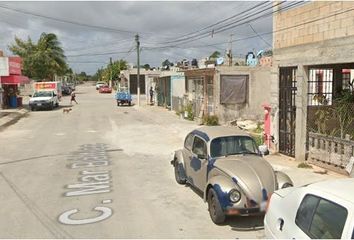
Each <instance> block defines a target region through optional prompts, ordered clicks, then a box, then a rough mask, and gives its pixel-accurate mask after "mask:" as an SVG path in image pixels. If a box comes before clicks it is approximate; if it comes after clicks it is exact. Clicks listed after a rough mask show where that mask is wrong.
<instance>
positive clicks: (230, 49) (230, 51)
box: [228, 34, 233, 67]
mask: <svg viewBox="0 0 354 240" xmlns="http://www.w3.org/2000/svg"><path fill="white" fill-rule="evenodd" d="M232 36H233V34H230V44H229V54H228V57H229V66H230V67H231V66H232Z"/></svg>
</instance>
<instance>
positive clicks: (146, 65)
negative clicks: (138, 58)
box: [143, 64, 151, 70]
mask: <svg viewBox="0 0 354 240" xmlns="http://www.w3.org/2000/svg"><path fill="white" fill-rule="evenodd" d="M143 68H144V69H145V70H150V68H151V67H150V64H144V66H143Z"/></svg>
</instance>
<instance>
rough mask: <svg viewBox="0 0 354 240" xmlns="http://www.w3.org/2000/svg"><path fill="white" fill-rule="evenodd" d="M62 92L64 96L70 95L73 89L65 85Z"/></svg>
mask: <svg viewBox="0 0 354 240" xmlns="http://www.w3.org/2000/svg"><path fill="white" fill-rule="evenodd" d="M61 92H62V94H63V95H70V94H71V92H72V89H71V88H70V87H69V86H66V85H63V86H61Z"/></svg>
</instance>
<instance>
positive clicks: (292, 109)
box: [271, 1, 354, 168]
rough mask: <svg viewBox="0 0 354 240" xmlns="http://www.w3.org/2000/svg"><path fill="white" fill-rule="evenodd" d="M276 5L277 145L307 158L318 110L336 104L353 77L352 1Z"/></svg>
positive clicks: (274, 100) (273, 80)
mask: <svg viewBox="0 0 354 240" xmlns="http://www.w3.org/2000/svg"><path fill="white" fill-rule="evenodd" d="M277 7H278V9H279V10H280V11H279V12H277V13H275V14H274V15H273V31H274V34H273V67H272V73H271V106H272V110H271V116H272V135H273V137H274V144H273V149H274V150H276V151H279V152H280V153H283V154H286V155H289V156H292V157H295V159H296V160H299V161H304V160H305V159H306V158H307V157H308V154H311V152H310V151H309V149H310V148H311V147H312V146H311V145H312V143H311V142H310V141H309V134H310V132H311V131H313V130H311V127H312V126H311V125H313V120H314V119H316V117H318V115H316V112H317V111H318V110H325V109H326V108H328V107H335V106H333V105H334V100H335V99H336V98H337V97H338V96H340V94H341V92H342V91H343V90H344V89H346V88H349V87H350V83H351V80H352V79H353V78H354V76H351V72H352V71H351V69H354V2H352V1H312V2H308V3H306V4H304V5H302V6H299V7H296V8H292V9H288V10H284V11H282V10H281V7H282V5H281V4H280V5H278V6H277ZM348 73H349V75H348ZM351 91H352V89H351ZM353 114H354V113H353ZM321 141H322V140H321ZM323 141H325V140H323ZM326 141H327V140H326ZM316 142H319V141H317V140H316ZM316 144H317V143H316ZM335 144H337V143H335ZM314 145H315V144H314ZM327 145H328V146H327ZM332 145H333V146H334V143H333V144H332V143H328V144H327V143H326V144H325V145H324V146H323V148H325V147H331V146H332ZM336 146H337V145H336ZM338 146H339V145H338ZM338 148H342V147H340V146H339V147H338ZM343 149H344V147H343ZM336 151H337V150H336ZM338 152H339V150H338ZM352 154H353V153H352ZM328 164H329V165H330V164H331V163H328ZM336 164H338V163H336ZM341 164H344V163H341ZM343 166H344V165H341V166H340V167H342V168H343Z"/></svg>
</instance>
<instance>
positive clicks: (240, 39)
mask: <svg viewBox="0 0 354 240" xmlns="http://www.w3.org/2000/svg"><path fill="white" fill-rule="evenodd" d="M351 11H354V8H351V9H347V10H344V11H342V12H336V13H334V14H332V15H329V16H325V17H321V18H317V19H314V20H310V21H307V22H304V23H300V24H296V25H293V26H290V27H286V28H282V29H278V30H275V31H270V32H266V33H260V34H256V35H252V36H248V37H244V38H238V39H234V40H232V41H231V42H239V41H244V40H249V39H252V38H259V36H264V35H269V34H273V33H277V32H282V31H286V30H289V29H292V28H297V27H301V26H304V25H307V24H310V23H314V22H317V21H321V20H323V19H327V18H330V17H334V16H337V15H341V14H344V13H347V12H351ZM225 43H229V41H226V42H220V43H215V44H209V45H199V46H198V45H197V46H190V47H186V46H185V47H183V49H190V48H201V47H208V46H214V45H221V44H225ZM168 47H170V48H182V47H179V46H177V45H176V46H164V47H155V48H145V49H146V50H158V49H162V48H168Z"/></svg>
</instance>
